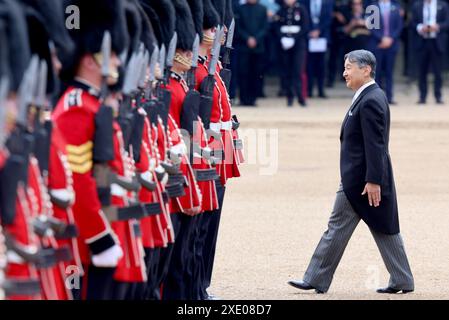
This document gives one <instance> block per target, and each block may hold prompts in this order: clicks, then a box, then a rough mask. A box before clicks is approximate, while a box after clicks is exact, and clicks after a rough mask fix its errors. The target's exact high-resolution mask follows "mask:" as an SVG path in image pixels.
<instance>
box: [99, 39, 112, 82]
mask: <svg viewBox="0 0 449 320" xmlns="http://www.w3.org/2000/svg"><path fill="white" fill-rule="evenodd" d="M110 60H111V34H110V33H109V31H105V32H104V35H103V41H102V42H101V75H102V76H103V78H104V79H105V78H107V77H109V64H110Z"/></svg>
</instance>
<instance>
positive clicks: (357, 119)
mask: <svg viewBox="0 0 449 320" xmlns="http://www.w3.org/2000/svg"><path fill="white" fill-rule="evenodd" d="M389 136H390V109H389V106H388V101H387V97H386V96H385V94H384V92H383V91H382V89H380V88H379V86H378V85H377V84H372V85H370V86H368V87H367V88H365V89H364V90H363V91H362V93H361V94H360V95H359V96H358V98H357V99H356V100H355V101H354V103H353V104H352V105H351V108H350V110H349V112H348V113H347V114H346V117H345V119H344V120H343V124H342V127H341V133H340V141H341V151H340V174H341V181H342V184H343V190H344V192H345V194H346V197H347V198H348V200H349V202H350V203H351V205H352V207H353V209H354V210H355V212H357V214H358V215H359V216H360V217H361V218H362V219H363V221H365V222H366V224H367V225H368V226H369V227H370V228H371V229H372V230H374V231H377V232H380V233H384V234H397V233H399V219H398V205H397V200H396V189H395V185H394V178H393V168H392V165H391V159H390V155H389V152H388V143H389ZM367 182H371V183H375V184H379V185H380V186H381V201H380V205H379V206H378V207H374V205H373V206H372V207H371V206H370V205H369V202H368V195H367V194H365V195H364V196H362V195H361V194H362V192H363V189H364V187H365V184H366V183H367Z"/></svg>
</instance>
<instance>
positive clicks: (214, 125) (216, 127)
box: [209, 122, 221, 133]
mask: <svg viewBox="0 0 449 320" xmlns="http://www.w3.org/2000/svg"><path fill="white" fill-rule="evenodd" d="M209 128H210V129H211V130H212V131H214V132H217V133H220V130H221V122H211V123H210V124H209Z"/></svg>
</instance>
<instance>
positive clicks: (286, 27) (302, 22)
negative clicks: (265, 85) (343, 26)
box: [276, 0, 309, 107]
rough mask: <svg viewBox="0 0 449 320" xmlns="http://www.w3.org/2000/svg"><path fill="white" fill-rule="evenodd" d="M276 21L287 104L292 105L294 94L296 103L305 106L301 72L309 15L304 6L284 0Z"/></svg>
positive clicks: (291, 0) (294, 1)
mask: <svg viewBox="0 0 449 320" xmlns="http://www.w3.org/2000/svg"><path fill="white" fill-rule="evenodd" d="M276 23H277V28H276V30H277V33H278V39H279V41H280V42H281V45H282V52H281V60H282V69H283V70H282V72H281V75H283V76H284V77H285V78H284V84H285V90H286V95H287V106H289V107H291V106H292V105H293V98H294V96H295V95H296V97H297V99H298V103H299V104H300V105H301V106H303V107H305V106H306V101H305V99H304V96H303V93H302V79H301V72H302V70H303V62H304V55H305V52H306V40H307V34H308V32H309V15H308V13H307V10H306V8H304V6H303V5H301V4H299V2H297V1H296V0H284V2H283V4H282V6H281V8H280V9H279V11H278V14H277V16H276Z"/></svg>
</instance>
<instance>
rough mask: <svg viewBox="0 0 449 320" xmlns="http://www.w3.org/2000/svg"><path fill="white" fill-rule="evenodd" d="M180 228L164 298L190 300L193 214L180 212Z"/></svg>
mask: <svg viewBox="0 0 449 320" xmlns="http://www.w3.org/2000/svg"><path fill="white" fill-rule="evenodd" d="M177 219H179V227H178V228H179V229H178V232H177V233H175V243H174V246H173V252H172V254H171V258H170V263H169V268H168V273H167V276H166V278H165V281H164V282H163V290H162V300H190V299H191V297H190V294H191V290H190V288H189V280H188V279H189V277H188V273H189V270H188V269H189V264H190V263H191V261H192V255H193V252H192V247H193V245H192V244H191V242H192V241H191V239H192V232H193V230H194V228H193V227H194V224H193V223H194V219H193V217H192V216H189V215H186V214H183V213H178V214H177ZM175 231H176V230H175Z"/></svg>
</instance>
